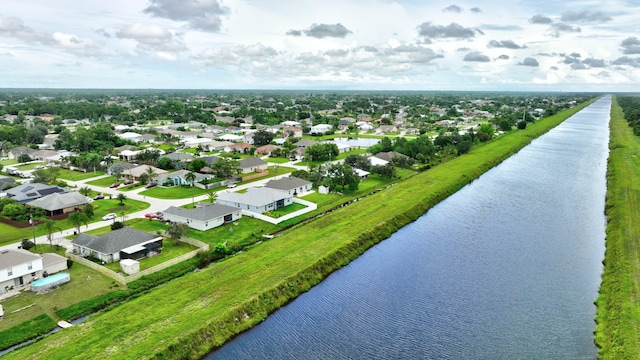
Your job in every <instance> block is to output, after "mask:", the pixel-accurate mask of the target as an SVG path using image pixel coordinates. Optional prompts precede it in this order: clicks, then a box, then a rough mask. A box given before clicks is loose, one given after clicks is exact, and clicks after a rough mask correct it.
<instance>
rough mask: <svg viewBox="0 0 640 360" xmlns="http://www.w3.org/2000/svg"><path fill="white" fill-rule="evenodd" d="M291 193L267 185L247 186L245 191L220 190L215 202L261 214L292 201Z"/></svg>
mask: <svg viewBox="0 0 640 360" xmlns="http://www.w3.org/2000/svg"><path fill="white" fill-rule="evenodd" d="M292 199H293V195H289V193H288V192H286V191H283V190H277V189H271V188H267V187H260V188H249V189H247V192H246V193H244V194H242V193H237V192H221V193H218V198H217V200H216V203H218V204H222V205H228V206H233V207H238V208H241V209H243V210H249V211H252V212H256V213H260V214H262V213H263V212H265V211H272V210H277V209H280V208H282V207H285V206H287V205H290V204H291V203H292V202H293V200H292Z"/></svg>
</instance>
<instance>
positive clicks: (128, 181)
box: [124, 179, 133, 185]
mask: <svg viewBox="0 0 640 360" xmlns="http://www.w3.org/2000/svg"><path fill="white" fill-rule="evenodd" d="M124 184H125V185H131V184H133V180H132V179H127V180H125V182H124Z"/></svg>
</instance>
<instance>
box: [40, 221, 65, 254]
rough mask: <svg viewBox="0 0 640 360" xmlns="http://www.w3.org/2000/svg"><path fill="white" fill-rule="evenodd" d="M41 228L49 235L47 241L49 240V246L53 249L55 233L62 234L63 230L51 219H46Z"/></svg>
mask: <svg viewBox="0 0 640 360" xmlns="http://www.w3.org/2000/svg"><path fill="white" fill-rule="evenodd" d="M40 226H41V227H42V228H43V229H44V231H45V232H46V233H47V240H49V245H50V246H51V247H53V233H54V232H56V231H60V232H62V229H61V228H60V227H59V226H58V225H56V222H55V221H53V220H51V219H44V220H43V221H42V223H41V224H40Z"/></svg>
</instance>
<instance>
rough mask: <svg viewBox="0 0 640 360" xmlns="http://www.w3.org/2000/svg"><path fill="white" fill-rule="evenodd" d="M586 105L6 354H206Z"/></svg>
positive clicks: (60, 356)
mask: <svg viewBox="0 0 640 360" xmlns="http://www.w3.org/2000/svg"><path fill="white" fill-rule="evenodd" d="M586 105H587V104H582V105H581V106H578V107H575V108H573V109H570V110H567V111H564V112H562V113H559V114H557V115H555V116H553V117H549V118H546V119H543V120H541V121H539V122H537V123H535V124H532V125H530V126H528V127H527V129H525V130H522V131H514V132H512V133H509V134H506V135H504V136H502V137H501V138H500V139H498V140H496V141H493V142H490V143H486V144H483V145H482V146H478V147H476V148H474V149H473V150H472V151H471V152H469V153H468V154H465V155H463V156H460V157H458V158H455V159H454V160H451V161H449V162H446V163H444V164H441V165H438V166H437V167H435V168H433V169H430V170H428V171H425V172H423V173H420V174H417V175H415V176H413V177H411V178H409V179H407V180H405V181H403V182H400V183H398V184H397V185H396V186H392V187H390V188H389V189H386V190H384V191H381V192H378V193H376V194H374V195H372V196H369V197H367V198H365V199H363V200H361V201H357V202H355V203H353V204H352V205H350V206H347V207H344V208H341V209H339V210H336V211H334V212H332V213H329V214H326V215H325V216H322V217H319V218H317V219H316V220H314V221H311V222H309V223H308V224H305V225H304V226H301V227H297V228H293V229H291V230H290V231H288V232H286V233H284V234H283V235H281V236H278V237H276V238H274V239H272V240H269V241H266V242H263V243H261V244H259V245H257V246H255V247H253V248H252V249H250V250H249V251H245V252H243V253H241V254H238V255H236V256H233V257H231V258H228V259H226V260H224V261H219V262H217V263H214V264H212V265H211V266H209V267H207V268H206V269H204V270H201V271H198V272H194V273H190V274H187V275H184V276H182V277H180V278H178V279H176V280H173V281H171V282H169V283H167V284H165V285H163V286H160V287H158V288H156V289H153V290H151V291H149V292H147V293H145V294H141V295H140V296H137V297H136V298H134V299H131V300H129V301H127V302H125V303H123V304H121V305H119V306H116V307H113V308H111V309H109V310H107V311H103V312H100V313H98V314H96V315H94V316H92V317H90V318H89V319H87V321H86V322H85V323H83V325H82V326H74V327H72V328H70V329H66V330H64V331H60V332H58V333H56V334H53V335H51V336H49V337H47V338H45V339H44V340H42V341H39V342H36V343H34V344H31V345H29V346H27V347H25V348H22V349H19V350H17V351H14V352H11V353H9V354H7V355H5V357H6V358H7V359H42V358H46V359H76V358H77V359H87V358H101V359H102V358H158V359H165V358H171V359H173V358H192V359H197V358H201V357H202V356H204V355H205V354H206V353H208V352H209V351H211V350H213V349H215V348H217V347H219V346H221V345H222V344H224V342H225V341H227V340H228V339H230V338H231V337H233V336H234V335H236V334H238V333H239V332H241V331H243V330H246V329H248V328H250V327H252V326H254V325H256V324H257V323H259V322H261V321H263V320H264V319H265V318H266V317H267V315H268V314H269V313H271V312H273V311H275V310H276V309H277V308H279V307H280V306H282V305H284V304H286V303H287V302H289V301H291V300H292V299H293V298H295V297H296V296H297V295H299V294H300V293H302V292H304V291H307V290H308V289H309V288H311V287H312V286H313V285H315V284H317V283H318V282H320V281H321V280H322V279H323V278H325V277H326V276H327V275H328V274H330V273H331V272H333V271H335V270H337V269H339V268H340V267H342V266H344V265H346V264H347V263H349V262H350V261H351V260H353V259H355V258H356V257H358V256H359V255H360V254H362V253H363V252H364V251H365V250H366V249H368V248H369V247H371V246H373V245H375V244H376V243H378V242H380V241H382V240H384V239H386V238H387V237H389V236H390V235H391V234H392V233H393V232H394V231H396V230H397V229H399V228H400V227H402V226H404V225H406V224H407V223H409V222H411V221H414V220H415V219H417V218H418V217H419V216H420V215H422V214H423V213H424V212H425V211H427V210H428V209H429V208H431V207H432V206H434V205H435V204H437V203H438V202H440V201H442V200H443V199H445V198H446V197H447V196H449V195H451V194H453V193H454V192H456V191H457V190H459V189H460V188H461V187H463V186H464V185H465V184H467V183H469V182H470V181H472V180H474V179H475V178H477V177H479V176H480V175H481V174H483V173H484V172H486V171H487V170H489V169H491V168H492V167H493V166H495V165H497V164H498V163H500V162H501V161H503V160H504V159H506V158H507V157H509V156H510V155H512V154H513V153H515V152H517V151H518V150H519V149H521V148H522V147H524V146H526V145H527V144H528V143H529V142H530V141H531V140H532V139H533V138H535V137H538V136H540V135H542V134H543V133H545V132H546V131H548V130H549V129H551V128H553V127H555V126H556V125H558V124H559V123H561V122H562V121H563V120H565V119H566V118H568V117H569V116H570V115H572V114H574V113H575V112H577V111H579V110H581V109H582V108H583V107H584V106H586Z"/></svg>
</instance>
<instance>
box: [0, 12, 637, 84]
mask: <svg viewBox="0 0 640 360" xmlns="http://www.w3.org/2000/svg"><path fill="white" fill-rule="evenodd" d="M638 23H640V2H638V1H620V0H613V1H607V2H602V1H599V0H598V1H592V0H586V1H574V0H568V1H559V0H539V1H523V0H522V1H517V0H516V1H511V2H508V1H504V2H496V1H475V2H460V1H415V0H414V1H401V0H397V1H387V0H359V1H356V0H324V1H317V0H298V1H285V0H110V1H80V0H59V1H55V2H53V1H49V0H29V1H23V0H0V69H2V70H0V87H20V88H26V87H37V88H39V87H46V88H163V89H167V88H180V89H353V90H369V89H370V90H394V89H397V90H517V91H529V90H538V91H550V90H551V91H596V92H605V91H637V90H638V86H637V85H638V84H639V83H640V34H638V33H637V31H638V29H639V28H638V26H637V24H638Z"/></svg>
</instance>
